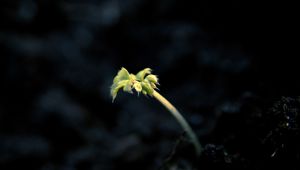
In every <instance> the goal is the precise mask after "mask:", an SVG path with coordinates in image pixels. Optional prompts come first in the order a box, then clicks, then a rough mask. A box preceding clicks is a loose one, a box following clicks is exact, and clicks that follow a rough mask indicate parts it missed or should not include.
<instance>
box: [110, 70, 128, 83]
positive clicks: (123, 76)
mask: <svg viewBox="0 0 300 170" xmlns="http://www.w3.org/2000/svg"><path fill="white" fill-rule="evenodd" d="M129 79H130V75H129V72H128V71H127V70H126V68H124V67H122V68H121V70H120V71H119V72H118V74H117V75H116V77H115V78H114V80H113V83H117V82H119V81H122V80H129Z"/></svg>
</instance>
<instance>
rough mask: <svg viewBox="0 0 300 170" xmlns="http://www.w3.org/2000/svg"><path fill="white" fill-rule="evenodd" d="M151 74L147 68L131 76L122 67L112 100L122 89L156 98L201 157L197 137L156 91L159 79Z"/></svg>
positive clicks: (178, 113)
mask: <svg viewBox="0 0 300 170" xmlns="http://www.w3.org/2000/svg"><path fill="white" fill-rule="evenodd" d="M151 72H152V70H151V69H150V68H145V69H143V70H141V71H140V72H138V73H137V74H136V75H134V74H130V73H129V72H128V71H127V70H126V69H125V68H123V67H122V68H121V70H120V71H119V72H118V74H117V75H116V77H115V78H114V80H113V84H112V86H111V91H110V93H111V96H112V100H113V101H114V100H115V98H116V97H117V93H118V91H119V90H120V89H123V91H125V92H128V93H133V92H132V89H134V90H135V91H136V92H137V93H138V94H140V93H143V94H144V95H145V96H147V95H148V96H151V97H154V98H155V99H157V100H158V101H159V102H160V103H161V104H162V105H164V106H165V107H166V108H167V109H168V110H169V111H170V113H171V114H172V115H173V116H174V117H175V119H176V120H177V121H178V123H179V124H180V125H181V127H182V128H183V129H184V131H185V132H186V133H187V135H188V137H189V138H190V140H191V142H192V143H193V145H194V146H195V149H196V154H197V155H200V154H201V152H202V147H201V144H200V143H199V141H198V138H197V136H196V135H195V133H194V132H193V130H192V128H191V127H190V125H189V124H188V123H187V121H186V120H185V119H184V117H183V116H182V115H181V114H180V112H179V111H178V110H177V109H176V108H175V107H174V106H173V105H172V104H171V103H170V102H169V101H168V100H167V99H166V98H164V97H163V96H162V95H160V94H159V93H158V92H157V91H156V90H157V89H158V88H157V85H159V83H158V78H157V76H156V75H153V74H151Z"/></svg>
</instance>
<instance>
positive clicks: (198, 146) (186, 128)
mask: <svg viewBox="0 0 300 170" xmlns="http://www.w3.org/2000/svg"><path fill="white" fill-rule="evenodd" d="M152 95H153V96H154V97H155V98H156V99H157V100H158V101H159V102H160V103H162V104H163V105H164V106H165V107H166V108H167V109H168V110H169V111H170V113H171V114H172V115H173V116H174V117H175V118H176V120H177V121H178V123H179V124H180V125H181V126H182V128H183V130H184V131H186V133H187V135H188V137H189V138H190V139H191V141H192V143H193V144H194V146H195V149H196V154H197V155H198V156H199V155H200V154H201V152H202V146H201V144H200V142H199V141H198V138H197V136H196V135H195V133H194V132H193V130H192V128H191V127H190V125H189V124H188V123H187V121H186V120H185V119H184V117H183V116H182V115H181V114H180V112H179V111H178V110H177V109H176V108H175V107H174V106H173V105H172V104H171V103H170V102H169V101H168V100H167V99H166V98H164V97H163V96H162V95H160V94H159V93H158V92H157V91H155V90H154V92H153V94H152Z"/></svg>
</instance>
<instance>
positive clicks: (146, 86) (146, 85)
mask: <svg viewBox="0 0 300 170" xmlns="http://www.w3.org/2000/svg"><path fill="white" fill-rule="evenodd" d="M142 87H143V90H145V91H146V92H147V94H148V95H150V96H152V94H153V91H154V89H153V88H152V87H151V85H150V84H149V83H145V82H142Z"/></svg>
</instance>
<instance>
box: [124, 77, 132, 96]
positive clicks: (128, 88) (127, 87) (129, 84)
mask: <svg viewBox="0 0 300 170" xmlns="http://www.w3.org/2000/svg"><path fill="white" fill-rule="evenodd" d="M123 90H124V91H125V92H128V93H132V81H130V80H128V82H127V83H126V84H125V86H124V87H123Z"/></svg>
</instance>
